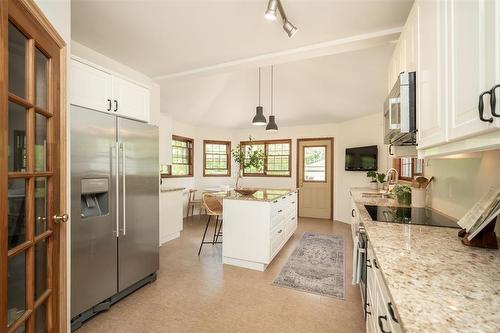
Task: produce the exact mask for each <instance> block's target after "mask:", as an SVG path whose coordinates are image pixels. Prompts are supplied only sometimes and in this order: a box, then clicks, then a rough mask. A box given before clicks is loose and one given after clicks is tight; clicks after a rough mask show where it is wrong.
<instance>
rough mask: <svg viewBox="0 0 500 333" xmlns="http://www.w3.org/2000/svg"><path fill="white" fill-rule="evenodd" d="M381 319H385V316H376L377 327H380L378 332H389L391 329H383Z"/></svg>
mask: <svg viewBox="0 0 500 333" xmlns="http://www.w3.org/2000/svg"><path fill="white" fill-rule="evenodd" d="M382 320H385V321H387V316H378V327H379V328H380V332H382V333H391V331H386V330H384V324H383V323H382Z"/></svg>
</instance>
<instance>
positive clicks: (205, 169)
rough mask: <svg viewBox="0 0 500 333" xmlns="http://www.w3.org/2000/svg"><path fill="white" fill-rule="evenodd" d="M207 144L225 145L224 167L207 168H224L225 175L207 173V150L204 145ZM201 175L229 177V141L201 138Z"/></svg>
mask: <svg viewBox="0 0 500 333" xmlns="http://www.w3.org/2000/svg"><path fill="white" fill-rule="evenodd" d="M209 144H215V145H225V146H226V156H227V166H226V167H227V168H226V169H209V170H226V171H227V172H226V174H225V175H222V174H220V175H215V174H207V151H206V147H207V145H209ZM203 177H231V141H218V140H203Z"/></svg>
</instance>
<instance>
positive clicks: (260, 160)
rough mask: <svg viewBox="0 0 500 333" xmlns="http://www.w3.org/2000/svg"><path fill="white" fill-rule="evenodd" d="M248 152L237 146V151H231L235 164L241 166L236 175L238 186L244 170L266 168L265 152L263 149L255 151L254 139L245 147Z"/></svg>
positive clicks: (250, 139) (236, 186) (250, 138)
mask: <svg viewBox="0 0 500 333" xmlns="http://www.w3.org/2000/svg"><path fill="white" fill-rule="evenodd" d="M245 149H246V152H245V151H243V149H242V147H241V145H239V144H238V145H237V146H236V149H232V150H231V155H232V156H233V160H234V162H236V163H237V164H238V165H239V168H238V173H237V174H236V185H235V188H238V183H239V181H240V178H241V177H242V176H243V170H244V169H248V168H254V169H257V170H259V169H261V168H262V167H263V166H264V152H263V151H262V149H254V145H253V141H252V137H251V136H250V137H249V143H248V144H246V145H245Z"/></svg>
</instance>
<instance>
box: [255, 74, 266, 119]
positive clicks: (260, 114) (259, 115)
mask: <svg viewBox="0 0 500 333" xmlns="http://www.w3.org/2000/svg"><path fill="white" fill-rule="evenodd" d="M266 123H267V121H266V117H265V116H264V108H263V107H262V105H261V104H260V67H259V105H258V106H257V107H256V108H255V117H253V120H252V124H253V125H256V126H263V125H265V124H266Z"/></svg>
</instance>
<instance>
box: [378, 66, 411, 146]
mask: <svg viewBox="0 0 500 333" xmlns="http://www.w3.org/2000/svg"><path fill="white" fill-rule="evenodd" d="M416 113H417V108H416V73H415V72H403V73H401V74H399V76H398V80H397V81H396V83H395V84H394V87H393V88H392V90H391V92H390V93H389V96H387V98H386V100H385V103H384V143H385V144H390V145H393V146H404V145H416V132H417V116H416Z"/></svg>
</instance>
